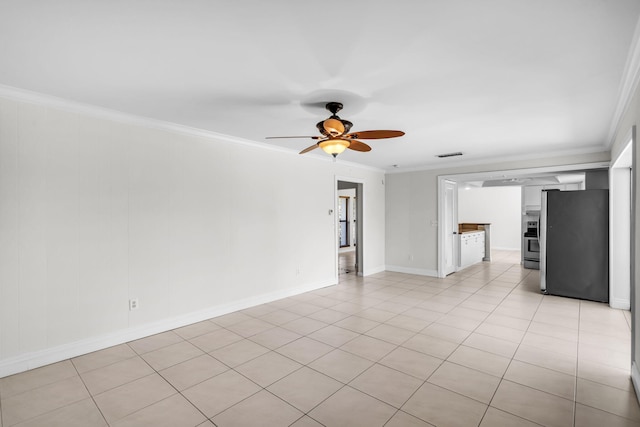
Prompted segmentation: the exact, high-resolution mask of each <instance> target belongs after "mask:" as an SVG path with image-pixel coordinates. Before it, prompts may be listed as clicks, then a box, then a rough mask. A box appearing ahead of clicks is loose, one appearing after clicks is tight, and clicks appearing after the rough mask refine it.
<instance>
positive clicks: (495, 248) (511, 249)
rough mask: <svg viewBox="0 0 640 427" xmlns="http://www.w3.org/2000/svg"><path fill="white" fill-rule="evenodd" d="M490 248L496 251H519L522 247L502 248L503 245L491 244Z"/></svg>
mask: <svg viewBox="0 0 640 427" xmlns="http://www.w3.org/2000/svg"><path fill="white" fill-rule="evenodd" d="M491 250H496V251H520V250H522V248H520V247H517V248H503V247H497V246H491Z"/></svg>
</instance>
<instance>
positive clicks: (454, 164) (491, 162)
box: [385, 145, 608, 175]
mask: <svg viewBox="0 0 640 427" xmlns="http://www.w3.org/2000/svg"><path fill="white" fill-rule="evenodd" d="M607 150H608V148H607V147H606V146H604V145H603V146H597V147H589V148H577V149H575V150H563V151H543V152H536V153H530V154H521V155H514V156H505V157H491V158H490V159H486V158H485V159H477V160H467V161H459V160H457V159H458V158H456V160H455V161H454V160H450V161H448V162H446V163H444V162H443V163H438V164H431V165H424V166H416V167H414V168H393V169H387V170H385V173H387V174H389V175H392V174H397V173H407V172H423V171H432V170H443V171H445V170H451V169H456V168H461V167H466V166H482V165H488V166H496V165H497V164H500V163H506V162H511V161H517V162H522V161H527V160H537V159H551V158H554V157H569V156H579V155H581V154H593V153H606V152H607ZM490 170H494V169H490Z"/></svg>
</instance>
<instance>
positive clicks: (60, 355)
mask: <svg viewBox="0 0 640 427" xmlns="http://www.w3.org/2000/svg"><path fill="white" fill-rule="evenodd" d="M335 284H336V282H335V281H333V280H327V281H321V282H317V283H313V284H308V285H303V286H298V287H295V288H289V289H284V290H279V291H275V292H269V293H267V294H263V295H258V296H255V297H250V298H245V299H242V300H238V301H235V302H233V303H229V304H223V305H219V306H215V307H211V308H208V309H205V310H200V311H197V312H193V313H188V314H185V315H181V316H176V317H172V318H169V319H164V320H161V321H158V322H153V323H148V324H145V325H141V326H137V327H133V328H128V329H126V330H121V331H117V332H113V333H109V334H106V335H102V336H98V337H91V338H86V339H83V340H80V341H76V342H72V343H69V344H63V345H59V346H56V347H51V348H47V349H44V350H39V351H34V352H31V353H27V354H23V355H20V356H17V357H13V358H9V359H5V360H2V361H0V378H2V377H5V376H8V375H13V374H16V373H19V372H24V371H27V370H29V369H34V368H38V367H40V366H44V365H48V364H50V363H55V362H59V361H61V360H66V359H70V358H72V357H76V356H80V355H83V354H87V353H91V352H93V351H97V350H102V349H105V348H108V347H112V346H114V345H118V344H123V343H126V342H129V341H133V340H137V339H140V338H144V337H148V336H150V335H154V334H158V333H160V332H165V331H169V330H172V329H176V328H180V327H182V326H187V325H191V324H193V323H197V322H201V321H203V320H207V319H211V318H214V317H217V316H222V315H224V314H228V313H232V312H234V311H238V310H243V309H245V308H249V307H254V306H256V305H260V304H265V303H268V302H271V301H276V300H279V299H282V298H287V297H290V296H293V295H298V294H301V293H304V292H309V291H314V290H316V289H320V288H324V287H327V286H332V285H335Z"/></svg>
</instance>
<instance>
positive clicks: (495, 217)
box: [458, 186, 522, 250]
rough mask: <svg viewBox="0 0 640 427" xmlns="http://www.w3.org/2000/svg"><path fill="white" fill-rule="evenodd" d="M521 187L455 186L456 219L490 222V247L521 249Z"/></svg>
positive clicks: (459, 220)
mask: <svg viewBox="0 0 640 427" xmlns="http://www.w3.org/2000/svg"><path fill="white" fill-rule="evenodd" d="M521 198H522V197H521V189H520V187H515V186H514V187H484V188H473V187H471V188H468V189H466V188H465V187H464V186H460V187H458V222H471V223H483V222H484V223H491V248H492V249H507V250H520V246H521V241H522V232H521V218H522V215H521V212H520V206H521Z"/></svg>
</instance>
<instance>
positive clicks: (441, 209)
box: [438, 176, 458, 278]
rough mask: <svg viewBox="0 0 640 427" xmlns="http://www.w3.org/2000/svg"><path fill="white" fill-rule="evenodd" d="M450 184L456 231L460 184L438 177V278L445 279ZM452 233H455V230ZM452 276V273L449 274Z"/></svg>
mask: <svg viewBox="0 0 640 427" xmlns="http://www.w3.org/2000/svg"><path fill="white" fill-rule="evenodd" d="M447 182H450V183H452V184H453V206H452V209H453V213H452V215H453V218H454V224H453V227H454V229H455V223H457V222H458V183H457V182H456V181H455V180H452V179H448V178H446V177H442V176H439V177H438V277H440V278H444V277H446V276H447V272H446V271H445V263H446V254H445V251H444V248H445V239H446V238H447V236H446V234H447V230H445V226H444V225H445V221H446V213H447V212H446V210H447V209H446V203H445V201H446V197H445V193H446V184H447ZM452 232H455V230H453V231H452ZM457 245H458V243H457V239H456V238H454V239H453V247H452V250H453V271H452V273H455V272H456V271H458V247H457ZM449 274H451V273H449Z"/></svg>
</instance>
